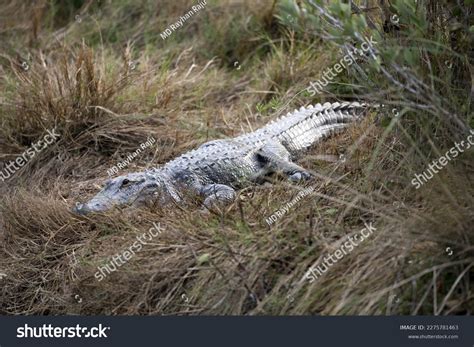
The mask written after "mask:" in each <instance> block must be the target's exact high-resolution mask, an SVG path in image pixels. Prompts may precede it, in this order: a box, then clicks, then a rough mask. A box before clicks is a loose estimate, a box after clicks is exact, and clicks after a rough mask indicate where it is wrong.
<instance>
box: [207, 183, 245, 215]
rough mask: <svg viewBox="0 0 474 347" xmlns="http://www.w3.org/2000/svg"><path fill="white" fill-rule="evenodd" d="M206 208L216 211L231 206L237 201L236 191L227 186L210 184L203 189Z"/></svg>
mask: <svg viewBox="0 0 474 347" xmlns="http://www.w3.org/2000/svg"><path fill="white" fill-rule="evenodd" d="M200 193H201V195H202V196H203V197H204V206H206V207H207V208H208V209H215V208H217V209H218V208H219V207H222V206H225V205H229V204H231V203H232V202H233V201H234V200H235V196H236V194H235V190H234V189H233V188H232V187H229V186H226V185H225V184H208V185H206V186H204V187H203V188H201V191H200Z"/></svg>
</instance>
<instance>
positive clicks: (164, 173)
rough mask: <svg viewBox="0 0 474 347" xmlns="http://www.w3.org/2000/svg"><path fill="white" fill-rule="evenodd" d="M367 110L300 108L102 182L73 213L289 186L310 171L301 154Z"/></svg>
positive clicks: (223, 199) (354, 105)
mask: <svg viewBox="0 0 474 347" xmlns="http://www.w3.org/2000/svg"><path fill="white" fill-rule="evenodd" d="M369 107H370V106H369V105H368V104H365V103H359V102H334V103H329V102H327V103H324V104H319V103H318V104H316V105H314V106H313V105H310V106H307V107H301V108H300V109H296V110H294V111H293V112H290V113H288V114H287V115H285V116H282V117H280V118H279V119H277V120H275V121H272V122H270V123H269V124H267V125H266V126H264V127H262V128H260V129H258V130H256V131H253V132H250V133H246V134H243V135H240V136H238V137H235V138H230V139H220V140H213V141H209V142H206V143H204V144H202V145H201V146H200V147H199V148H197V149H194V150H191V151H189V152H187V153H185V154H183V155H181V156H179V157H177V158H176V159H174V160H172V161H170V162H168V163H166V164H165V165H163V166H162V167H159V168H151V169H148V170H145V171H143V172H134V173H129V174H126V175H123V176H119V177H116V178H113V179H109V180H107V181H106V182H105V185H104V187H103V189H102V190H101V191H100V192H99V193H97V195H95V196H94V197H93V198H92V199H90V200H89V201H88V202H86V203H76V206H75V207H74V208H73V211H74V212H76V213H78V214H87V213H91V212H102V211H106V210H109V209H111V208H112V207H115V206H117V207H125V206H134V207H137V206H143V205H148V206H156V205H158V206H162V205H166V204H170V203H177V204H180V203H182V202H183V201H185V200H187V198H190V197H191V196H194V197H200V198H201V199H203V204H204V206H205V207H207V208H209V209H212V208H216V207H219V206H222V205H226V204H229V203H231V202H232V201H234V199H235V197H236V191H237V190H238V189H242V188H244V187H246V186H249V185H251V184H256V183H259V182H261V181H262V179H264V178H265V177H267V176H268V175H270V174H274V173H280V174H283V175H285V176H286V177H287V178H288V179H289V180H290V181H292V182H300V181H305V180H308V179H310V178H311V177H312V175H311V173H310V172H308V170H306V169H304V168H303V167H301V166H299V165H298V164H296V163H295V162H294V160H295V159H296V158H298V157H299V156H300V155H301V154H302V153H304V151H305V150H307V149H308V148H309V147H310V146H312V145H313V144H315V143H317V142H319V141H321V140H322V139H324V138H326V137H328V136H330V135H332V134H334V133H336V132H338V131H340V130H341V129H344V128H346V127H347V126H349V125H350V124H351V123H352V122H354V121H355V120H358V119H360V118H361V117H362V115H363V114H364V112H365V110H367V108H369Z"/></svg>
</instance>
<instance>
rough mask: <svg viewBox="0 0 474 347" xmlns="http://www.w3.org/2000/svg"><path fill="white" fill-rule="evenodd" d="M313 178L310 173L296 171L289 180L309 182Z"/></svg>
mask: <svg viewBox="0 0 474 347" xmlns="http://www.w3.org/2000/svg"><path fill="white" fill-rule="evenodd" d="M312 177H313V176H312V175H311V174H310V173H309V172H308V171H296V172H294V173H293V174H291V175H289V176H288V179H289V180H290V181H291V182H295V183H298V182H304V181H308V180H310V179H311V178H312Z"/></svg>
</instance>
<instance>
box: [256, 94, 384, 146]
mask: <svg viewBox="0 0 474 347" xmlns="http://www.w3.org/2000/svg"><path fill="white" fill-rule="evenodd" d="M378 107H380V106H379V105H368V104H365V103H359V102H334V103H329V102H327V103H325V104H323V105H321V104H316V105H314V106H312V105H311V106H307V107H301V108H300V109H299V110H295V111H294V112H291V113H288V114H287V115H286V116H283V117H281V118H280V119H278V120H277V121H275V122H272V123H270V124H268V125H267V126H266V127H264V128H263V129H262V130H263V131H265V133H267V134H269V135H271V136H272V137H274V138H277V139H278V140H279V141H280V142H281V143H282V144H283V145H284V146H285V147H286V148H287V149H288V151H290V153H294V154H296V153H298V152H299V151H302V150H304V149H307V148H308V147H309V146H311V145H313V144H314V143H316V142H318V141H319V140H322V139H324V138H326V137H328V136H330V135H332V134H334V133H335V132H337V131H339V130H341V129H344V128H346V127H347V126H348V125H349V124H350V123H352V122H354V121H356V120H358V119H360V118H361V117H362V116H363V115H364V114H365V111H366V110H367V109H368V108H378Z"/></svg>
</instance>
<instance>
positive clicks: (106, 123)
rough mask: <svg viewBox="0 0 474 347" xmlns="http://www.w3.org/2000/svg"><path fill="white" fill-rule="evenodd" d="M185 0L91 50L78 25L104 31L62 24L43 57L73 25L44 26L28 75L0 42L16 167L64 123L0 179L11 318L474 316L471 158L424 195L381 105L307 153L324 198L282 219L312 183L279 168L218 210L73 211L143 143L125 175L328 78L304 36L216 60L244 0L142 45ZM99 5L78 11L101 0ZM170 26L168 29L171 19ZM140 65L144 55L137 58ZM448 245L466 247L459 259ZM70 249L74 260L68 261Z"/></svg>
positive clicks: (287, 104) (3, 307) (249, 125)
mask: <svg viewBox="0 0 474 347" xmlns="http://www.w3.org/2000/svg"><path fill="white" fill-rule="evenodd" d="M174 3H175V5H174V7H170V8H165V9H164V10H163V14H161V13H154V12H153V11H148V12H151V13H153V15H152V17H151V18H152V19H150V20H151V22H149V23H148V24H147V22H146V21H145V20H144V17H145V14H144V12H146V10H145V9H143V8H142V10H141V11H139V10H137V14H136V15H137V16H138V17H137V18H139V20H137V23H136V24H135V26H131V27H130V32H131V33H132V36H131V37H134V39H135V42H132V41H133V40H132V39H130V40H125V41H120V40H119V43H117V42H112V43H110V42H109V43H110V44H108V43H105V44H104V43H101V44H96V45H94V44H91V45H89V46H88V45H86V44H85V43H82V42H81V40H80V39H79V38H80V36H79V34H76V31H77V32H79V33H82V32H88V31H89V30H90V31H93V29H89V28H84V27H80V26H79V28H77V23H76V24H71V23H70V22H67V23H68V24H67V25H65V26H64V27H65V28H66V29H65V30H63V31H61V33H65V34H64V35H65V36H64V37H65V38H66V39H65V40H64V41H61V42H60V43H57V45H56V46H55V47H51V46H48V47H49V48H48V50H47V51H46V52H42V51H41V48H42V47H43V46H42V45H47V42H48V40H49V39H51V38H52V35H53V34H57V32H58V31H59V30H61V29H60V28H56V27H55V28H54V30H53V31H51V30H48V29H46V28H44V27H41V25H40V24H38V25H39V29H38V25H36V26H33V27H34V28H36V29H34V30H35V32H36V34H35V35H37V36H38V37H37V40H36V41H34V42H35V44H36V45H38V47H34V46H32V47H29V48H28V49H26V50H27V51H28V52H30V54H31V60H29V61H28V62H29V66H30V68H29V69H28V71H24V70H22V69H21V60H19V58H18V57H17V56H15V54H14V53H13V52H12V51H11V49H10V48H8V47H6V46H5V47H4V49H5V52H4V53H3V54H2V58H0V59H2V60H1V63H2V65H1V71H2V72H3V73H4V75H3V76H2V80H1V81H0V90H2V95H3V96H2V99H0V106H1V108H0V120H1V123H2V127H1V131H0V133H1V139H0V155H1V157H0V158H1V159H2V161H4V163H6V162H7V161H8V160H13V159H15V158H16V157H17V156H18V155H20V154H21V153H22V152H23V151H24V150H25V149H26V148H28V146H29V145H30V144H31V143H32V142H34V141H36V140H38V139H40V138H41V137H42V136H43V134H44V132H45V131H46V130H48V129H52V128H53V127H56V128H57V129H58V132H59V133H60V134H61V138H60V139H59V141H58V142H57V143H55V144H54V145H52V146H51V147H48V148H47V149H46V150H44V151H43V152H41V154H40V155H38V156H37V157H35V158H34V159H33V160H32V161H31V162H30V163H29V164H28V165H27V166H26V167H25V168H23V169H22V170H20V171H19V172H17V173H15V175H13V177H12V178H11V179H10V180H8V181H7V184H3V185H2V186H1V187H0V192H1V194H2V199H1V201H0V228H1V232H0V239H1V247H0V272H4V273H6V274H7V277H5V278H4V279H3V280H1V284H2V286H1V290H0V312H1V313H4V314H107V315H115V314H140V315H154V314H274V315H281V314H326V315H329V314H332V315H339V314H433V313H435V314H470V313H472V311H473V310H474V294H473V291H472V283H471V281H472V280H471V279H472V276H473V269H472V265H473V259H474V252H473V251H474V248H473V246H472V244H473V236H472V222H473V214H472V206H473V196H474V195H473V192H474V189H473V188H474V187H473V185H472V182H471V181H470V177H469V173H471V174H472V157H470V155H471V154H470V153H465V154H464V155H463V156H461V157H459V158H457V159H456V161H453V162H452V163H450V165H449V166H448V167H446V168H445V169H444V171H442V172H441V173H440V174H439V175H438V176H436V177H435V178H434V179H433V180H432V181H430V182H429V183H428V184H426V185H425V186H424V187H423V188H422V189H420V190H419V191H416V190H415V189H414V188H413V187H412V186H411V185H410V183H409V180H410V179H411V176H410V171H408V170H411V169H412V167H413V166H412V165H414V163H413V160H414V159H413V151H412V150H411V149H410V142H409V141H407V140H406V138H405V137H404V136H403V132H402V131H397V132H392V133H390V134H389V135H388V136H387V137H384V136H383V133H384V130H385V129H384V128H383V127H382V126H380V123H379V118H380V116H379V115H375V114H374V113H371V114H369V116H368V117H367V118H366V119H365V120H364V121H363V122H361V123H360V124H357V125H355V126H354V127H352V128H351V129H350V130H349V131H347V132H345V133H344V134H341V135H338V136H335V137H333V138H331V139H329V140H328V141H326V142H324V143H322V144H320V145H318V146H316V147H315V148H314V149H312V150H311V152H310V153H308V154H307V155H305V156H304V157H303V158H301V160H300V163H301V164H302V165H303V166H305V167H307V168H309V169H310V170H312V171H313V172H314V173H315V175H316V176H317V179H315V180H314V181H312V182H309V183H308V184H310V185H313V186H314V187H316V189H315V192H314V194H312V195H311V196H308V197H306V198H304V199H303V200H302V201H300V202H299V203H298V204H297V205H296V206H295V207H294V208H293V209H292V210H291V211H289V213H288V214H286V215H285V216H284V217H283V218H282V219H280V220H279V221H278V222H277V223H276V224H275V225H274V226H272V227H271V228H270V227H269V226H268V225H267V224H266V222H265V218H267V217H268V216H270V215H271V214H272V213H273V212H274V211H275V210H277V209H278V208H280V207H281V206H282V205H283V204H285V203H286V202H289V201H291V199H292V198H293V197H294V196H295V195H296V194H297V193H298V191H299V190H301V189H303V187H302V186H298V185H290V184H288V183H286V182H285V181H283V180H281V179H274V180H273V179H272V183H267V184H264V185H262V186H256V187H249V188H247V189H244V190H243V191H241V192H240V194H239V198H238V199H237V200H236V202H235V203H234V204H233V205H232V206H230V208H229V209H228V210H226V211H225V213H224V214H222V215H218V214H214V213H208V212H205V211H203V210H202V209H201V208H200V206H199V203H198V202H196V203H195V204H190V206H185V207H183V208H175V207H173V208H166V209H162V210H161V209H160V210H147V209H143V210H131V209H126V210H123V211H116V210H114V211H110V212H108V213H105V214H97V215H91V216H88V217H79V216H76V215H74V214H72V213H71V212H70V209H71V207H72V206H73V205H74V203H75V202H76V201H78V200H85V199H87V198H88V197H90V196H91V195H92V194H94V193H95V192H97V189H98V187H99V186H100V185H101V184H102V182H103V181H104V180H105V179H106V178H107V170H108V169H109V168H110V167H111V166H113V165H115V164H116V163H117V162H118V161H120V160H121V158H122V157H123V156H125V155H126V154H127V153H129V152H132V151H134V150H135V149H136V148H137V147H138V146H139V144H140V143H142V142H143V141H145V140H146V138H147V136H149V135H151V136H153V137H154V138H156V139H157V140H158V141H157V143H156V144H155V146H154V147H153V148H151V149H149V150H147V151H144V152H143V153H142V154H141V155H140V156H139V158H137V159H136V160H135V161H134V162H133V163H132V164H131V165H130V166H129V167H128V169H127V170H126V171H127V172H129V171H139V170H143V169H145V168H148V167H152V166H155V165H159V164H162V163H164V162H166V161H167V160H169V159H171V158H173V157H175V156H176V155H178V154H180V153H182V152H184V151H186V150H189V149H192V148H194V147H196V146H197V145H199V144H200V143H203V142H205V141H207V140H209V139H214V138H222V137H226V136H234V135H237V134H239V133H241V132H243V131H249V130H250V129H255V128H256V127H258V126H260V125H262V124H265V123H266V122H267V121H268V120H269V119H271V118H273V117H275V116H276V115H275V110H272V109H271V108H270V107H268V108H265V109H264V110H263V111H262V113H263V115H262V114H259V113H258V112H256V110H255V107H256V105H257V104H259V103H260V104H263V105H268V104H269V102H270V101H271V99H272V97H277V99H278V106H279V107H278V111H280V112H281V113H283V112H288V111H289V110H291V109H292V108H294V107H300V106H301V105H303V104H307V103H308V100H307V98H304V97H302V96H301V95H300V94H299V92H300V91H301V90H303V89H304V88H305V87H306V86H307V84H308V82H309V81H311V80H316V79H317V78H316V76H318V72H319V71H320V70H321V69H322V68H323V67H324V65H325V63H323V62H327V61H330V60H331V54H332V51H331V50H329V49H328V48H327V47H326V48H325V49H323V48H324V47H320V48H315V47H314V46H313V47H311V48H307V49H306V50H304V49H303V44H302V43H301V42H299V41H298V40H297V39H293V40H292V39H291V37H290V38H289V39H288V40H289V42H288V45H289V47H290V48H289V49H288V46H287V45H286V44H282V45H280V44H279V43H278V44H275V45H272V46H273V47H272V48H268V50H267V51H266V50H264V52H263V53H262V52H258V54H257V53H254V49H255V47H256V46H258V44H261V45H263V46H265V42H266V41H265V40H264V39H262V38H261V37H262V36H263V34H261V35H260V37H259V35H257V33H256V32H253V31H251V30H252V29H248V30H249V33H248V36H247V37H245V39H241V40H242V41H245V42H242V43H239V44H238V45H237V47H238V49H236V50H234V51H232V49H234V48H236V47H227V48H228V49H229V50H230V53H229V52H228V53H229V54H228V55H222V56H215V58H214V57H209V56H208V53H209V51H211V50H214V51H213V52H220V50H221V49H223V50H224V48H226V47H224V46H225V45H224V43H227V44H228V43H229V42H233V41H232V40H233V39H232V37H231V36H232V35H231V34H230V33H229V32H228V31H226V28H224V27H223V24H221V23H222V22H225V19H229V18H231V17H230V16H231V15H233V14H232V13H233V11H234V12H235V11H236V10H237V11H241V12H242V13H247V12H246V11H247V10H246V9H245V8H246V7H245V6H244V5H243V4H241V3H237V2H236V3H234V4H233V5H232V7H227V5H226V4H223V5H220V6H218V5H215V4H213V5H210V8H209V9H208V12H209V13H208V14H206V13H203V14H201V16H202V18H200V19H197V18H195V19H193V21H192V22H190V23H189V27H185V28H183V29H184V30H183V33H175V34H176V35H186V34H189V31H190V30H192V28H195V29H196V30H198V31H197V34H196V35H194V36H190V37H189V38H187V39H184V41H179V40H177V42H175V41H174V39H172V38H170V39H169V41H164V42H160V41H157V45H162V46H160V49H151V50H150V49H149V48H147V47H148V46H147V44H145V43H144V41H143V38H138V37H135V36H133V35H138V34H137V33H143V31H151V32H152V33H153V34H154V35H158V39H159V40H161V38H159V32H160V30H159V29H164V28H165V27H166V25H168V24H169V20H168V21H167V18H168V17H166V16H165V13H168V12H167V11H170V12H169V13H175V14H177V15H178V16H179V14H180V13H183V12H185V10H186V9H187V8H188V7H189V2H184V1H182V2H179V3H178V2H174ZM10 4H12V5H8V4H7V5H4V6H5V7H4V9H5V11H6V12H8V11H7V9H8V8H10V7H8V6H11V8H10V10H13V9H18V6H20V5H18V4H17V5H15V4H14V3H13V2H11V3H10ZM87 4H88V2H85V5H84V7H83V8H82V10H84V9H87V7H86V6H92V5H87ZM15 6H17V7H15ZM246 6H249V8H250V10H248V11H250V12H249V13H248V15H251V14H252V13H253V14H255V13H257V12H258V13H259V16H257V18H258V20H259V21H262V23H263V24H262V26H263V27H266V28H267V29H268V30H270V31H272V30H275V29H274V25H275V24H274V23H271V22H270V23H268V20H269V19H268V18H271V13H269V12H265V11H270V10H271V6H267V7H266V10H265V11H264V10H262V9H256V8H255V7H253V6H252V5H249V4H247V5H246ZM125 8H126V6H125V5H123V6H122V7H120V6H119V7H118V8H115V9H114V11H115V12H114V11H113V8H112V7H110V5H108V4H105V5H104V7H102V10H103V11H104V12H105V13H109V14H110V13H112V12H113V13H118V14H117V16H119V15H122V14H123V13H124V12H126V10H125ZM229 8H230V9H232V11H231V10H229ZM22 9H23V11H38V10H35V9H34V8H29V9H28V8H24V7H22ZM44 11H45V12H44V13H43V16H45V17H42V18H43V20H44V21H46V18H49V17H47V13H48V11H47V10H44ZM88 11H89V10H88ZM6 12H5V13H6ZM207 15H209V16H211V17H212V16H215V17H218V18H219V21H218V23H217V24H216V26H217V28H216V32H217V34H216V35H217V36H218V37H219V38H220V39H222V42H220V43H222V45H221V46H222V47H221V46H219V45H217V46H219V47H217V48H216V47H212V48H209V47H208V45H211V46H212V40H211V39H210V38H209V37H207V38H206V35H207V34H209V32H208V30H210V28H209V26H205V25H204V24H203V22H202V21H204V20H205V19H206V18H207V17H206V16H207ZM37 16H39V15H37ZM27 18H29V17H28V16H26V17H25V18H18V22H16V23H18V25H17V26H16V27H15V28H16V29H15V30H20V29H18V28H19V27H21V25H20V23H22V21H23V20H24V21H25V23H28V20H27ZM72 18H74V12H73V13H72ZM84 18H86V17H84ZM114 18H115V19H117V18H119V17H114ZM249 18H253V19H252V20H254V17H249ZM38 20H39V19H38ZM107 20H111V19H107V18H102V21H100V22H99V23H101V24H102V25H103V26H104V27H105V26H106V24H107ZM124 20H125V19H124ZM127 20H131V19H130V18H128V19H127ZM201 20H202V21H201ZM86 21H87V19H85V20H84V22H83V23H86ZM40 22H41V21H40ZM157 23H162V25H160V26H158V28H157V27H156V26H157ZM58 25H59V24H58ZM74 25H75V26H76V27H74ZM242 25H243V26H245V25H247V24H245V23H244V22H242ZM41 28H42V29H41ZM211 29H212V28H211ZM4 30H5V29H4ZM30 30H33V29H31V28H30V29H25V32H24V33H23V34H22V35H20V34H18V33H17V31H15V34H16V35H20V36H19V37H18V38H16V37H14V36H8V35H9V34H11V35H13V34H12V33H11V32H8V31H6V33H4V34H3V35H7V36H6V37H7V38H8V40H9V41H8V42H10V43H11V45H10V46H11V47H13V46H18V45H19V42H28V41H27V40H30V39H31V35H32V34H31V32H30ZM20 32H21V31H20ZM52 32H53V33H52ZM206 33H207V34H206ZM109 34H110V33H109ZM107 35H108V34H107V33H104V36H107ZM117 35H119V36H120V33H118V34H117ZM189 35H191V34H189ZM87 37H88V36H87ZM69 38H70V39H69ZM20 40H25V41H20ZM68 40H69V42H68ZM226 40H228V41H226ZM66 42H68V43H66ZM255 42H257V43H258V44H255ZM321 45H322V44H321ZM137 47H138V48H137ZM206 50H207V51H206ZM237 52H238V53H237ZM226 54H227V53H226ZM236 54H240V56H235V55H236ZM254 54H255V56H253V55H254ZM233 59H235V60H239V61H240V63H241V65H242V68H241V70H238V71H237V70H236V69H235V68H234V67H233V66H232V61H233ZM46 62H47V63H46ZM130 62H132V63H133V62H136V63H138V64H137V65H136V68H135V69H131V68H130ZM229 62H231V64H230V66H229V64H228V63H229ZM295 95H296V97H295ZM405 125H407V124H405ZM408 126H409V124H408V125H407V127H408ZM377 146H381V147H380V150H379V151H376V148H377ZM343 153H344V154H345V155H346V157H347V159H346V161H345V162H342V161H340V160H336V161H324V160H321V155H328V154H329V155H334V156H336V158H337V157H338V156H339V155H340V154H343ZM424 167H425V166H424V164H422V165H420V166H419V167H418V168H421V171H422V170H423V169H422V168H424ZM418 172H420V171H418ZM153 222H159V223H160V224H161V225H162V226H163V227H164V229H165V231H164V232H163V233H162V234H160V235H159V236H158V237H157V238H155V239H153V240H152V241H151V242H149V244H147V245H145V246H144V247H143V249H142V250H141V251H140V252H138V253H136V255H135V256H134V257H133V258H132V259H131V260H130V261H128V262H127V263H126V264H124V265H122V266H121V267H120V268H119V269H118V270H117V271H115V272H114V273H112V274H110V275H108V276H107V277H106V279H104V280H103V281H98V280H97V279H96V278H95V277H94V274H95V272H96V271H97V267H98V266H102V265H103V264H104V263H107V262H109V261H110V260H111V257H112V256H114V255H115V254H118V253H122V252H123V251H124V250H126V249H127V248H128V247H130V246H131V244H133V242H134V241H135V240H136V239H135V237H136V236H137V235H139V234H143V233H144V232H146V231H147V230H148V229H149V228H150V227H151V226H152V223H153ZM364 222H372V223H373V224H374V225H375V226H376V228H377V232H376V233H375V234H374V235H373V237H372V238H371V239H369V240H367V241H365V242H364V243H363V244H361V245H360V246H358V247H357V248H355V249H354V251H353V252H352V253H350V254H349V255H347V256H345V257H344V258H343V259H342V260H341V261H340V262H338V263H337V264H336V265H334V266H333V267H331V268H330V270H329V271H328V272H327V273H326V274H325V275H324V276H323V277H321V278H320V279H318V280H317V281H316V282H315V283H313V284H309V283H308V282H307V281H305V280H303V276H304V274H305V272H306V271H307V270H308V268H309V267H310V266H312V265H314V264H316V262H317V261H321V259H322V257H323V256H325V255H326V254H328V253H330V252H333V251H334V250H335V249H337V248H338V247H339V246H340V244H341V242H343V240H345V238H346V237H348V236H349V235H351V234H354V233H356V232H358V231H359V230H360V229H362V228H363V227H364ZM447 247H451V249H452V250H453V251H454V252H453V254H452V255H451V256H450V255H448V253H447V252H446V248H447ZM73 253H74V254H75V257H76V259H77V264H72V263H71V257H72V254H73ZM79 301H80V302H79Z"/></svg>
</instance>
